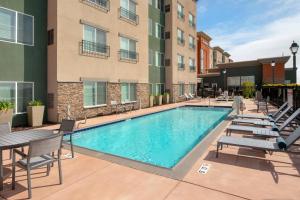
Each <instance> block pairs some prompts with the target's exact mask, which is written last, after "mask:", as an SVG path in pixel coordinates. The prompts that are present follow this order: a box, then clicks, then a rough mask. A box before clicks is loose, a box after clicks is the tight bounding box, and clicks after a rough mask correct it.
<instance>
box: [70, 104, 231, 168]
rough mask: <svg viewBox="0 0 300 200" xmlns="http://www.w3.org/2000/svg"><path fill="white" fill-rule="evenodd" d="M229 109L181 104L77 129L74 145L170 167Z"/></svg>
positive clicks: (224, 115) (225, 114) (217, 122)
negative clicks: (93, 126)
mask: <svg viewBox="0 0 300 200" xmlns="http://www.w3.org/2000/svg"><path fill="white" fill-rule="evenodd" d="M230 111H231V109H228V108H205V107H181V108H177V109H172V110H168V111H164V112H160V113H155V114H151V115H146V116H143V117H138V118H134V119H132V120H126V121H121V122H117V123H113V124H108V125H104V126H99V127H95V128H91V129H86V130H82V131H78V132H76V133H75V135H74V137H73V139H74V140H73V143H74V145H77V146H80V147H84V148H87V149H91V150H96V151H99V152H103V153H108V154H113V155H116V156H120V157H125V158H129V159H132V160H136V161H140V162H144V163H148V164H152V165H156V166H160V167H165V168H172V167H173V166H175V165H176V164H177V163H178V162H179V161H180V160H181V159H182V158H183V157H184V156H185V155H186V154H187V153H188V152H189V151H191V150H192V149H193V147H194V146H195V145H196V144H198V143H199V142H200V141H201V140H202V139H203V138H204V137H205V136H206V135H207V134H208V133H209V132H210V131H211V130H212V129H213V128H214V127H216V126H217V125H218V124H219V123H220V122H221V121H222V120H224V118H226V117H227V115H228V114H229V112H230Z"/></svg>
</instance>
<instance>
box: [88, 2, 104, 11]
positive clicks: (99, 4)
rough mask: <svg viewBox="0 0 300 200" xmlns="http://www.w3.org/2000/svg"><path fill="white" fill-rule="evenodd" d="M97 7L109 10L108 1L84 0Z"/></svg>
mask: <svg viewBox="0 0 300 200" xmlns="http://www.w3.org/2000/svg"><path fill="white" fill-rule="evenodd" d="M86 1H88V2H90V3H92V4H94V5H95V6H97V7H100V8H104V9H105V10H108V9H109V0H86Z"/></svg>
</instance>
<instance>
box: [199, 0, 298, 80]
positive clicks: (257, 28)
mask: <svg viewBox="0 0 300 200" xmlns="http://www.w3.org/2000/svg"><path fill="white" fill-rule="evenodd" d="M197 30H198V31H200V30H201V31H204V32H206V33H208V34H209V35H210V36H211V37H212V38H213V41H212V45H213V46H214V45H218V46H221V47H222V48H224V49H225V50H227V51H229V53H231V55H232V58H233V59H234V60H236V61H237V60H248V59H257V58H262V57H272V56H281V55H290V51H289V46H290V45H291V43H292V41H293V40H296V42H298V44H300V0H199V1H198V3H197ZM297 61H298V64H299V65H298V68H300V52H299V53H298V59H297ZM287 66H288V67H291V66H292V62H291V61H290V62H289V63H288V64H287ZM298 72H300V70H298ZM299 75H300V74H299ZM298 77H300V76H298Z"/></svg>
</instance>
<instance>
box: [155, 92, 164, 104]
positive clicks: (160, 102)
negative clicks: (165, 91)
mask: <svg viewBox="0 0 300 200" xmlns="http://www.w3.org/2000/svg"><path fill="white" fill-rule="evenodd" d="M162 97H163V96H162V95H161V94H159V95H157V96H156V105H158V106H160V105H162Z"/></svg>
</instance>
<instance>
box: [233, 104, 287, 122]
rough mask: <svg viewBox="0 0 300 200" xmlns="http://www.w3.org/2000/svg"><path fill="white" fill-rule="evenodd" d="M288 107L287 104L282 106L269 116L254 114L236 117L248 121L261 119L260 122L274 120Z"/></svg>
mask: <svg viewBox="0 0 300 200" xmlns="http://www.w3.org/2000/svg"><path fill="white" fill-rule="evenodd" d="M287 105H288V102H285V103H284V104H282V106H281V107H280V108H279V109H278V110H277V111H276V112H275V113H273V114H271V115H256V114H243V115H237V117H238V118H250V119H262V120H274V118H275V117H276V116H277V115H278V114H279V113H280V112H281V111H282V110H283V109H284V108H285V107H286V106H287Z"/></svg>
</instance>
